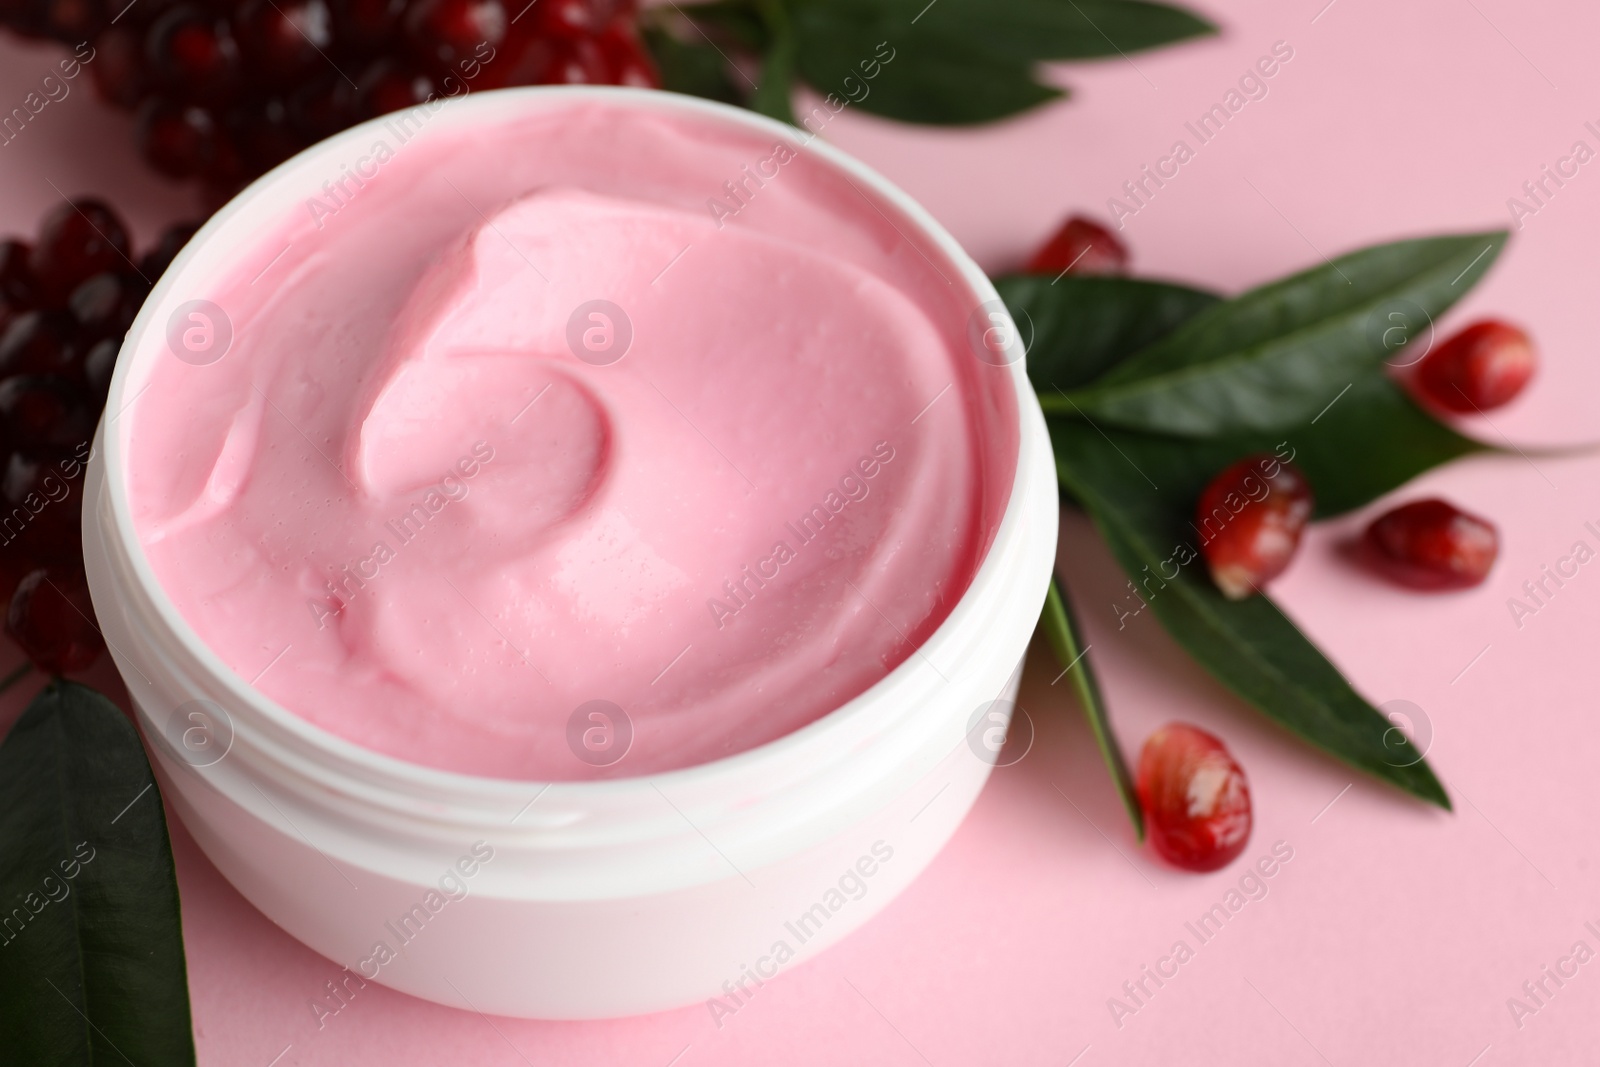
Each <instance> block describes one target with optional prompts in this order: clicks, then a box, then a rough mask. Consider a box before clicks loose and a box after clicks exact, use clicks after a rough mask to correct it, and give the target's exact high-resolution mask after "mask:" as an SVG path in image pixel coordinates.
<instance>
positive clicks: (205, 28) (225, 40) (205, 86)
mask: <svg viewBox="0 0 1600 1067" xmlns="http://www.w3.org/2000/svg"><path fill="white" fill-rule="evenodd" d="M145 56H146V58H147V59H148V61H149V63H150V68H151V70H152V72H153V73H154V74H155V76H156V78H157V79H158V80H159V81H160V82H161V83H162V84H163V85H165V86H166V87H167V88H168V89H169V90H171V91H172V92H173V93H174V94H176V95H178V96H180V97H182V98H183V99H186V100H192V101H195V102H204V103H206V104H208V105H212V106H214V105H215V104H217V103H218V102H219V101H223V100H227V99H231V98H232V97H233V96H234V95H235V94H236V93H237V92H238V91H239V89H240V87H241V86H242V85H243V83H244V77H243V69H242V64H241V61H240V57H239V45H238V42H236V41H235V40H234V39H233V32H232V30H231V29H230V28H229V26H228V23H227V21H226V20H224V19H221V18H218V17H217V16H216V15H215V14H213V13H211V12H209V11H206V10H205V9H203V8H199V7H194V6H190V5H185V6H183V7H177V8H173V9H172V10H171V11H168V12H167V13H166V14H165V15H163V16H161V18H160V19H158V20H157V21H156V22H155V23H154V24H153V25H151V27H150V29H149V30H148V31H147V33H146V36H145Z"/></svg>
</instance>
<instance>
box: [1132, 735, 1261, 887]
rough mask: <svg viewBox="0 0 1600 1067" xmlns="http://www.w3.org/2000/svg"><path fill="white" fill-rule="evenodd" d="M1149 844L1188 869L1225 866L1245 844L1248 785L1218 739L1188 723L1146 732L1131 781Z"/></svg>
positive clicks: (1248, 827)
mask: <svg viewBox="0 0 1600 1067" xmlns="http://www.w3.org/2000/svg"><path fill="white" fill-rule="evenodd" d="M1134 787H1135V789H1136V791H1137V792H1138V794H1139V806H1140V807H1141V808H1143V809H1144V816H1145V822H1146V826H1147V827H1148V829H1149V832H1150V843H1151V844H1153V845H1154V846H1155V849H1156V851H1157V852H1159V853H1160V854H1161V855H1162V856H1163V857H1164V858H1165V859H1166V860H1167V862H1168V863H1171V864H1173V865H1174V866H1177V867H1182V868H1184V869H1185V870H1190V871H1214V870H1216V869H1217V868H1219V867H1225V866H1227V865H1228V864H1229V863H1231V862H1233V860H1234V859H1235V858H1236V857H1237V856H1238V855H1239V853H1241V852H1243V851H1244V846H1245V844H1246V843H1248V842H1249V840H1250V821H1251V820H1250V785H1249V783H1248V782H1246V781H1245V777H1244V771H1243V770H1242V769H1241V768H1240V767H1239V764H1238V763H1237V762H1235V761H1234V758H1233V757H1232V756H1231V755H1229V754H1228V750H1227V748H1226V747H1224V746H1223V744H1222V742H1221V741H1218V740H1217V739H1216V738H1215V737H1213V736H1211V735H1210V734H1208V733H1206V732H1205V731H1204V730H1201V729H1199V728H1198V727H1195V726H1190V725H1188V724H1187V723H1181V722H1172V723H1168V724H1167V725H1165V726H1163V727H1161V729H1159V730H1157V731H1156V732H1155V733H1153V734H1151V735H1150V736H1149V737H1148V738H1147V739H1146V740H1145V743H1144V750H1143V751H1141V752H1140V753H1139V774H1138V777H1137V779H1136V781H1135V783H1134Z"/></svg>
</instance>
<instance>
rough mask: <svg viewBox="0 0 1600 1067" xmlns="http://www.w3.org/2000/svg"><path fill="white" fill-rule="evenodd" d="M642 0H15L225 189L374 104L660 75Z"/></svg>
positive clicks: (18, 21)
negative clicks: (643, 29)
mask: <svg viewBox="0 0 1600 1067" xmlns="http://www.w3.org/2000/svg"><path fill="white" fill-rule="evenodd" d="M635 3H636V0H537V2H536V3H529V2H528V0H205V2H200V3H197V2H186V0H138V2H137V3H133V4H129V3H128V2H127V0H0V22H3V23H4V24H5V25H7V26H9V27H10V28H11V29H13V30H16V31H17V32H20V33H22V34H24V35H27V36H34V37H45V38H53V39H55V40H59V41H62V42H64V43H66V44H69V45H74V46H76V45H78V44H79V43H81V42H84V41H88V42H90V43H91V44H92V47H93V48H94V54H93V57H92V58H91V59H90V60H89V61H88V62H87V66H88V68H89V71H90V73H91V75H92V77H93V79H94V84H95V88H96V90H97V91H98V93H99V95H100V96H101V97H102V98H103V99H104V100H106V101H107V102H108V103H111V104H114V105H116V106H118V107H121V108H125V109H128V110H133V111H136V112H137V114H138V142H139V150H140V152H141V154H142V155H143V156H144V158H145V159H146V160H147V161H148V162H149V163H150V165H151V166H153V167H155V168H156V169H157V170H158V171H160V172H161V173H163V174H165V175H168V176H169V177H172V178H179V179H189V178H197V179H200V180H201V181H202V182H203V183H204V184H205V186H206V188H207V189H208V190H209V192H210V195H211V196H212V198H213V199H218V200H220V199H222V198H225V197H227V196H230V195H231V194H232V193H233V192H235V191H236V190H237V189H238V188H239V187H240V186H241V185H243V184H244V183H245V182H247V181H249V180H250V179H252V178H254V177H256V176H257V175H260V174H262V173H264V172H265V171H267V170H268V169H270V168H272V167H273V166H275V165H277V164H278V163H281V162H282V161H284V160H285V159H288V158H289V157H290V156H291V155H293V154H294V153H296V152H298V151H299V150H300V149H302V148H305V147H306V146H308V145H310V144H312V143H313V142H315V141H318V140H321V139H322V138H324V137H327V136H329V135H330V134H333V133H337V132H338V131H339V130H342V129H345V128H346V127H348V126H352V125H354V124H355V123H357V122H360V121H362V120H364V119H368V118H372V117H374V116H377V115H382V114H386V113H388V112H390V111H395V110H397V109H400V108H404V107H410V106H412V105H415V104H419V103H422V102H423V101H426V100H428V99H430V98H433V97H438V96H459V95H461V94H463V93H465V92H469V91H472V90H477V89H491V88H499V87H503V86H508V85H534V84H546V83H549V84H616V85H637V86H651V87H654V86H657V85H659V81H660V80H659V77H658V76H657V73H656V70H655V67H654V65H653V64H652V62H651V60H650V57H649V55H648V53H647V52H646V51H645V48H644V46H643V44H642V43H641V42H640V39H639V36H638V34H637V32H636V30H635V24H634V23H635V13H636V12H635Z"/></svg>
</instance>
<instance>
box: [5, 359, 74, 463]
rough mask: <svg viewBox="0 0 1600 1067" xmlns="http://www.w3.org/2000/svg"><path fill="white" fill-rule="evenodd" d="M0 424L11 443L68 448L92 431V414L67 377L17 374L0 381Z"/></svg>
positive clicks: (45, 447) (21, 445)
mask: <svg viewBox="0 0 1600 1067" xmlns="http://www.w3.org/2000/svg"><path fill="white" fill-rule="evenodd" d="M0 424H3V425H4V426H5V430H6V435H7V436H8V437H9V438H10V440H11V444H12V446H13V447H20V448H33V449H63V448H65V449H71V448H74V447H76V446H77V445H79V444H81V443H83V442H84V441H87V440H88V439H89V435H90V434H91V433H93V432H94V415H93V414H92V413H91V412H90V411H89V407H88V404H87V403H86V402H85V400H84V397H83V394H82V393H81V392H80V391H79V387H78V386H77V385H76V383H74V382H72V381H70V380H69V379H67V378H63V377H60V376H58V375H49V374H18V375H15V376H13V377H10V378H6V379H5V380H4V381H0Z"/></svg>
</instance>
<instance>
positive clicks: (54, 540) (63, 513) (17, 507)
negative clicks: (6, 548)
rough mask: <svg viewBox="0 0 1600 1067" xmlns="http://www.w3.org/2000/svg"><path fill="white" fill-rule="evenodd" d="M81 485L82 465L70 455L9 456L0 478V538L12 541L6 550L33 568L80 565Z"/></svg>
mask: <svg viewBox="0 0 1600 1067" xmlns="http://www.w3.org/2000/svg"><path fill="white" fill-rule="evenodd" d="M79 454H80V455H81V454H86V453H84V452H80V453H79ZM68 472H71V473H72V477H70V478H69V477H67V474H68ZM82 484H83V464H82V462H80V461H79V460H78V459H77V458H76V457H75V456H73V455H72V454H71V453H50V454H46V455H42V456H41V455H33V454H30V453H25V452H13V453H12V454H11V458H10V460H8V461H7V463H6V467H5V474H4V476H3V478H0V500H3V501H4V505H5V513H4V514H3V515H0V537H10V538H13V539H14V542H8V544H10V543H14V544H15V546H16V548H17V550H18V551H19V552H20V553H21V554H22V555H25V556H27V557H28V558H30V559H33V560H36V561H39V562H63V561H64V562H72V561H75V560H79V559H81V557H82V552H83V525H82V524H83V494H82V492H80V489H81V487H82Z"/></svg>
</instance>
